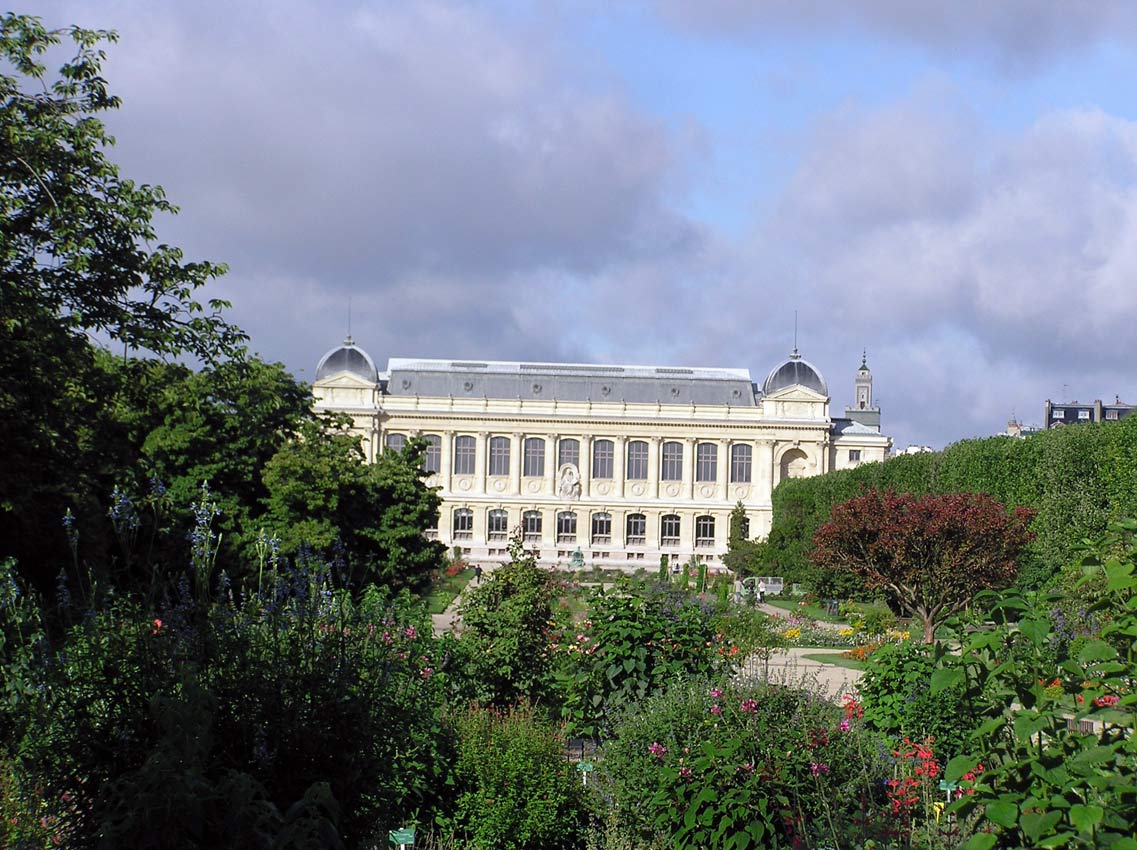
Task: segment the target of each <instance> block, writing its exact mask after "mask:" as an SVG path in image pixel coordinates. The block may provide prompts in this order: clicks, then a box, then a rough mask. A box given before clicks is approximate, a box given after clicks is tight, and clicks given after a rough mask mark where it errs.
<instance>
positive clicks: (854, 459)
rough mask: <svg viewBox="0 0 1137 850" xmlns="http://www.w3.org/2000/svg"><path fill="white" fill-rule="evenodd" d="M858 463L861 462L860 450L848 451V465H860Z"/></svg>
mask: <svg viewBox="0 0 1137 850" xmlns="http://www.w3.org/2000/svg"><path fill="white" fill-rule="evenodd" d="M860 462H861V450H860V449H849V463H860Z"/></svg>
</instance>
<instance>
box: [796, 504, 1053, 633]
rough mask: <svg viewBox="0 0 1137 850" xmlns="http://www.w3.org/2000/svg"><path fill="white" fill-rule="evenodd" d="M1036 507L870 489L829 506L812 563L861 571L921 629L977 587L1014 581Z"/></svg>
mask: <svg viewBox="0 0 1137 850" xmlns="http://www.w3.org/2000/svg"><path fill="white" fill-rule="evenodd" d="M1034 514H1035V512H1034V511H1033V510H1032V509H1030V508H1016V509H1015V510H1014V511H1013V512H1010V513H1008V511H1007V509H1006V508H1005V507H1004V506H1003V505H1002V504H1000V503H999V502H997V501H995V500H994V499H992V498H991V497H990V496H986V495H983V494H981V493H953V494H949V495H945V496H935V495H932V496H913V495H911V494H907V493H900V494H898V493H895V492H893V491H891V490H887V491H885V492H883V493H881V492H879V491H877V490H870V491H868V492H867V493H865V494H864V495H863V496H858V497H857V498H855V499H850V500H849V501H847V502H842V503H841V504H839V505H836V506H835V507H834V508H833V513H832V515H831V516H830V519H829V522H827V523H826V524H825V525H823V526H821V528H819V529H818V530H817V534H815V535H814V538H813V547H814V548H813V552H812V553H811V554H810V557H811V558H812V560H813V562H814V563H815V564H817V565H818V566H820V567H822V568H825V569H833V570H846V571H849V572H852V573H854V574H855V575H857V576H860V577H861V578H862V579H864V580H865V583H866V584H867V586H868V587H869V588H870V589H881V590H884V591H885V592H886V593H887V594H889V595H890V596H891V597H892V599H894V600H895V601H896V603H897V604H898V605H899V606H900V607H901V608H902V609H903V610H904V611H905V612H907V613H908V614H909V615H911V616H912V617H913V619H916V620H919V621H920V623H921V624H922V625H923V628H924V642H925V643H931V642H932V640H933V636H934V635H935V631H936V628H937V627H938V626H940V625H941V624H942V623H943V622H944V621H945V620H947V619H948V618H949V617H950V616H952V615H953V614H956V613H958V612H959V611H961V610H963V608H965V607H966V606H967V603H968V602H970V601H971V599H972V598H973V597H974V596H975V594H976V593H978V592H979V591H980V590H984V589H987V588H997V587H1005V586H1006V585H1008V584H1010V583H1011V581H1013V580H1014V577H1015V573H1016V570H1017V564H1016V560H1017V558H1018V556H1019V553H1020V552H1021V551H1022V548H1023V547H1024V546H1025V545H1026V544H1027V543H1028V542H1030V540H1031V539H1032V538H1033V536H1034V535H1033V533H1032V532H1031V531H1030V529H1029V528H1028V526H1029V525H1030V521H1031V520H1032V519H1033V518H1034Z"/></svg>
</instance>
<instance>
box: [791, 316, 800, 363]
mask: <svg viewBox="0 0 1137 850" xmlns="http://www.w3.org/2000/svg"><path fill="white" fill-rule="evenodd" d="M790 357H791V358H792V359H794V360H797V359H798V358H799V357H801V355H800V354H798V351H797V310H794V350H793V351H792V352H790Z"/></svg>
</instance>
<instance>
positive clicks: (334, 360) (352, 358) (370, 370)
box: [316, 336, 379, 384]
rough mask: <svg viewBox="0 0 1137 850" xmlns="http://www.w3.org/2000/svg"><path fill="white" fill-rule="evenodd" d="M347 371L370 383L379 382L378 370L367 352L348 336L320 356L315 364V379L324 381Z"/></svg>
mask: <svg viewBox="0 0 1137 850" xmlns="http://www.w3.org/2000/svg"><path fill="white" fill-rule="evenodd" d="M341 372H347V373H348V374H349V375H355V377H357V378H362V379H363V380H365V381H368V382H370V383H372V384H375V383H378V382H379V374H378V370H377V369H376V368H375V363H374V361H373V360H372V359H371V358H370V357H369V356H368V354H367V352H366V351H364V350H363V349H362V348H359V347H357V346H356V344H355V342H354V340H352V338H351V337H350V336H349V337H348V338H347V339H345V340H344V341H343V345H341V346H340V347H339V348H333V349H332V350H331V351H329V352H328V353H327V354H325V355H324V356H323V357H321V358H320V363H319V365H318V366H316V380H317V381H325V380H327V379H328V378H331V377H332V376H333V375H338V374H340V373H341Z"/></svg>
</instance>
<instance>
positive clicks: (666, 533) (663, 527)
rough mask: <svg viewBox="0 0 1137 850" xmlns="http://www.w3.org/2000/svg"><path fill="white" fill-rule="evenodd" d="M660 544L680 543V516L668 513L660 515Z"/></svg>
mask: <svg viewBox="0 0 1137 850" xmlns="http://www.w3.org/2000/svg"><path fill="white" fill-rule="evenodd" d="M659 545H661V546H678V545H679V517H678V516H676V515H675V514H667V515H666V516H663V517H660V520H659Z"/></svg>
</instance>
